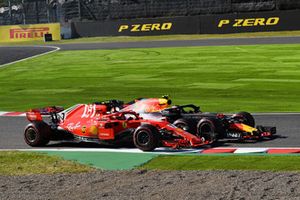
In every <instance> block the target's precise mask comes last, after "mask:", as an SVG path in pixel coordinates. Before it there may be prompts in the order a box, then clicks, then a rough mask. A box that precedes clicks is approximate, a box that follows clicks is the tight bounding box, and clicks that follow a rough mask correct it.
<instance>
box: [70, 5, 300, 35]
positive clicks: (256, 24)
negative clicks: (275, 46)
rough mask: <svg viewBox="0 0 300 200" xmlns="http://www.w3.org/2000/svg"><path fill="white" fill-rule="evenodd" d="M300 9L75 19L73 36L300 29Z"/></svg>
mask: <svg viewBox="0 0 300 200" xmlns="http://www.w3.org/2000/svg"><path fill="white" fill-rule="evenodd" d="M297 19H300V10H293V11H270V12H256V13H237V14H222V15H200V16H187V17H168V18H146V19H132V20H107V21H95V22H73V23H72V35H73V37H94V36H147V35H166V34H208V33H213V34H223V33H240V32H267V31H283V30H300V23H299V22H297Z"/></svg>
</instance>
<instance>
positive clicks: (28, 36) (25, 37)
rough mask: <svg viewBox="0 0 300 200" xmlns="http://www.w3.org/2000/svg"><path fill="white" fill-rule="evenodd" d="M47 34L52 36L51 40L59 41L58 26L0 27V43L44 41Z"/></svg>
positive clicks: (54, 24)
mask: <svg viewBox="0 0 300 200" xmlns="http://www.w3.org/2000/svg"><path fill="white" fill-rule="evenodd" d="M47 33H50V34H52V39H53V40H60V24H59V23H53V24H34V25H13V26H0V42H24V41H38V40H44V35H45V34H47Z"/></svg>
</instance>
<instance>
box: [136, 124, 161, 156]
mask: <svg viewBox="0 0 300 200" xmlns="http://www.w3.org/2000/svg"><path fill="white" fill-rule="evenodd" d="M142 131H144V132H147V134H148V137H149V142H148V143H147V144H142V143H141V142H139V141H138V136H139V134H140V133H141V132H142ZM133 142H134V145H135V146H136V147H137V148H139V149H141V150H143V151H153V150H154V149H155V148H156V147H158V143H159V139H158V131H157V129H156V128H155V127H153V126H151V125H146V124H145V125H142V126H140V127H138V128H137V129H136V130H135V132H134V134H133Z"/></svg>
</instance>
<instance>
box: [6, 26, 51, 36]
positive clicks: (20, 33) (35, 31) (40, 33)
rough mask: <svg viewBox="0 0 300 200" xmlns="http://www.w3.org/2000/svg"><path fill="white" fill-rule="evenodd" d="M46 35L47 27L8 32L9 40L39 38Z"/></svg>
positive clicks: (15, 29) (17, 29)
mask: <svg viewBox="0 0 300 200" xmlns="http://www.w3.org/2000/svg"><path fill="white" fill-rule="evenodd" d="M46 33H49V27H41V28H14V29H10V30H9V36H10V39H22V38H41V37H44V35H45V34H46Z"/></svg>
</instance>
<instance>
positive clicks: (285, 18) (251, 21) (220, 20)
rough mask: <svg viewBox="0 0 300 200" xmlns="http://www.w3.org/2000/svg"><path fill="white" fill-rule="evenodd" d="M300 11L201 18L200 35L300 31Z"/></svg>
mask: <svg viewBox="0 0 300 200" xmlns="http://www.w3.org/2000/svg"><path fill="white" fill-rule="evenodd" d="M298 19H300V10H295V11H272V12H257V13H237V14H226V15H208V16H201V17H200V31H199V32H200V33H204V34H206V33H215V34H222V33H241V32H268V31H289V30H300V23H299V22H298Z"/></svg>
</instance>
